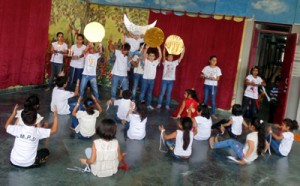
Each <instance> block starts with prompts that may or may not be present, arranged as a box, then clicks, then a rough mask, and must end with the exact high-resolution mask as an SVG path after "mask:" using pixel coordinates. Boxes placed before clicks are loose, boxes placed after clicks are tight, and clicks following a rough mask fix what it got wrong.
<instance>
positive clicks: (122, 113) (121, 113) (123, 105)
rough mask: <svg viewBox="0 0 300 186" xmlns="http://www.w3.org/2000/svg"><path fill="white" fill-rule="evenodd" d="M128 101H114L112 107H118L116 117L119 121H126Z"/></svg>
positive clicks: (129, 101) (128, 107)
mask: <svg viewBox="0 0 300 186" xmlns="http://www.w3.org/2000/svg"><path fill="white" fill-rule="evenodd" d="M130 103H131V100H130V99H124V98H122V99H117V100H115V101H114V105H115V106H118V111H117V116H118V118H119V119H124V120H126V118H127V114H128V111H129V109H130Z"/></svg>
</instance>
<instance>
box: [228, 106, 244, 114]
mask: <svg viewBox="0 0 300 186" xmlns="http://www.w3.org/2000/svg"><path fill="white" fill-rule="evenodd" d="M231 113H232V114H233V115H234V116H241V115H243V107H242V105H240V104H234V105H233V106H232V111H231Z"/></svg>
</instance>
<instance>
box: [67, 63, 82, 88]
mask: <svg viewBox="0 0 300 186" xmlns="http://www.w3.org/2000/svg"><path fill="white" fill-rule="evenodd" d="M82 72H83V68H75V67H70V78H69V82H68V89H69V90H70V89H71V88H72V85H73V84H74V83H76V81H77V80H78V79H79V80H81V78H82Z"/></svg>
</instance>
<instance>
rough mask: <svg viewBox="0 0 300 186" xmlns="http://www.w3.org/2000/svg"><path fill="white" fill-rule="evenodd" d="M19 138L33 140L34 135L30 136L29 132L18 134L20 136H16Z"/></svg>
mask: <svg viewBox="0 0 300 186" xmlns="http://www.w3.org/2000/svg"><path fill="white" fill-rule="evenodd" d="M18 137H19V138H21V139H24V140H28V141H35V140H36V138H35V137H34V136H31V135H29V134H27V135H26V134H20V136H18Z"/></svg>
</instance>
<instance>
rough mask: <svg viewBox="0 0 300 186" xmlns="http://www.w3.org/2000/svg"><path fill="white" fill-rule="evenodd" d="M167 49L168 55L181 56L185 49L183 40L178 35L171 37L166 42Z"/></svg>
mask: <svg viewBox="0 0 300 186" xmlns="http://www.w3.org/2000/svg"><path fill="white" fill-rule="evenodd" d="M165 48H166V49H167V51H168V54H173V55H179V54H181V53H182V51H183V49H184V43H183V40H182V39H181V38H180V37H179V36H177V35H170V36H169V37H168V38H167V40H166V42H165Z"/></svg>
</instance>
